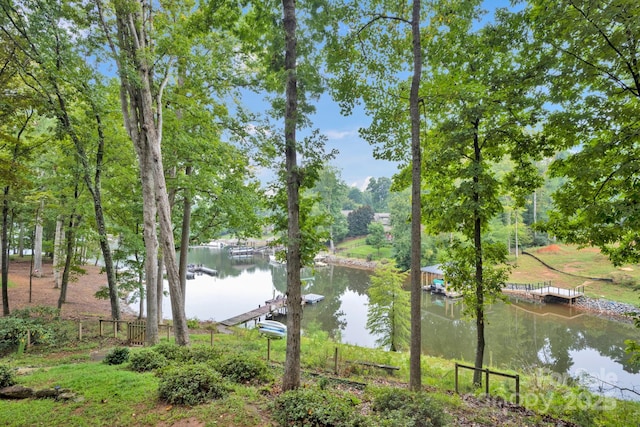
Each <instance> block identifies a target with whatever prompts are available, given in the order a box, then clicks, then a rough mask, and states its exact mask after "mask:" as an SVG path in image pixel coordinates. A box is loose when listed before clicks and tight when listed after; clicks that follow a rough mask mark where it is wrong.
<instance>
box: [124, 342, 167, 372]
mask: <svg viewBox="0 0 640 427" xmlns="http://www.w3.org/2000/svg"><path fill="white" fill-rule="evenodd" d="M130 362H131V369H132V370H134V371H136V372H148V371H153V370H154V369H158V368H162V367H164V366H166V365H167V363H168V362H167V358H166V357H164V356H163V355H162V354H160V353H157V352H155V351H153V350H151V349H149V348H146V349H143V350H141V351H139V352H137V353H133V354H132V355H131V358H130Z"/></svg>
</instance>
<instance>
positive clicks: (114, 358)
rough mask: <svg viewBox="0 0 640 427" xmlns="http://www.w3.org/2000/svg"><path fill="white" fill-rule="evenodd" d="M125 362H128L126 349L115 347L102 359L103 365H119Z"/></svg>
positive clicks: (127, 350)
mask: <svg viewBox="0 0 640 427" xmlns="http://www.w3.org/2000/svg"><path fill="white" fill-rule="evenodd" d="M127 360H129V349H128V348H127V347H116V348H114V349H112V350H111V351H110V352H108V353H107V354H106V356H105V357H104V363H106V364H107V365H121V364H123V363H124V362H126V361H127Z"/></svg>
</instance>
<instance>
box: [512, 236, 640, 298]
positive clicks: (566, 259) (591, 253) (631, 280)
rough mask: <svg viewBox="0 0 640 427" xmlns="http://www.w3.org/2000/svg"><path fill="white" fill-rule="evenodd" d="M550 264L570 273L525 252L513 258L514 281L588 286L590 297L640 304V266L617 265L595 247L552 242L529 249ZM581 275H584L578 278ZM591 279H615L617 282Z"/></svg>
mask: <svg viewBox="0 0 640 427" xmlns="http://www.w3.org/2000/svg"><path fill="white" fill-rule="evenodd" d="M527 252H529V253H531V254H533V255H535V256H536V257H537V258H539V259H540V260H542V261H544V262H545V263H546V264H547V265H549V266H551V267H553V268H555V269H557V270H559V271H561V272H564V273H571V275H569V274H562V273H560V272H556V271H553V270H550V269H548V268H547V267H545V266H544V265H543V264H541V263H540V262H539V261H537V260H535V259H534V258H532V257H530V256H527V255H521V256H520V257H518V260H517V261H516V260H513V263H514V267H515V268H514V269H513V271H512V274H511V280H512V281H514V282H518V283H527V282H542V281H548V280H550V281H551V282H552V284H553V285H554V286H559V287H564V288H575V287H576V286H581V285H584V289H585V292H586V294H587V296H590V297H594V298H606V299H609V300H613V301H620V302H625V303H628V304H634V305H638V303H639V302H640V301H639V298H640V294H639V293H638V292H637V291H636V290H635V283H638V282H640V269H639V268H637V267H636V266H632V265H626V266H621V267H615V266H614V265H613V264H612V263H611V262H610V261H609V260H608V259H607V257H605V256H604V255H602V254H601V253H600V251H599V250H598V249H595V248H584V249H579V248H577V247H575V246H568V245H551V246H546V247H543V248H532V249H528V250H527ZM577 276H580V277H577ZM591 278H605V279H613V282H607V281H598V280H592V279H591Z"/></svg>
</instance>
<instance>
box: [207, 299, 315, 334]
mask: <svg viewBox="0 0 640 427" xmlns="http://www.w3.org/2000/svg"><path fill="white" fill-rule="evenodd" d="M323 299H324V295H318V294H306V295H302V303H303V304H315V303H317V302H320V301H322V300H323ZM286 306H287V299H286V298H284V297H279V298H276V299H271V300H268V301H265V303H264V305H262V306H259V307H258V308H256V309H254V310H251V311H247V312H246V313H242V314H238V315H237V316H234V317H230V318H228V319H225V320H223V321H221V322H218V323H220V324H221V325H224V326H236V325H240V324H242V323H246V322H248V321H249V320H254V319H258V318H260V317H263V316H267V315H268V314H273V313H276V312H282V311H284V310H286Z"/></svg>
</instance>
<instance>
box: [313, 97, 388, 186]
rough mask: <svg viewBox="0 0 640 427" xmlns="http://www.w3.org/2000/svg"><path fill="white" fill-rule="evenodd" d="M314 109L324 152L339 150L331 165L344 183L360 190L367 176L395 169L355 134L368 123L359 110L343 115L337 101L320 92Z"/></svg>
mask: <svg viewBox="0 0 640 427" xmlns="http://www.w3.org/2000/svg"><path fill="white" fill-rule="evenodd" d="M316 111H317V112H316V114H315V116H314V117H312V120H313V123H314V127H316V128H318V129H320V130H321V132H322V133H323V134H324V135H325V136H326V137H327V151H329V150H332V149H337V150H338V151H339V153H338V155H337V156H336V158H335V159H334V160H333V161H332V162H331V164H332V165H333V166H335V167H337V168H338V169H339V170H340V172H341V175H342V179H343V180H344V181H345V182H346V183H347V185H349V186H357V187H358V188H360V189H362V190H363V189H364V188H366V185H367V182H368V179H369V178H380V177H383V176H385V177H388V178H391V177H392V176H393V174H395V173H396V172H397V171H398V166H397V163H395V162H389V161H386V160H377V159H375V158H374V157H373V147H372V146H371V145H369V143H368V142H366V141H365V140H363V139H362V138H360V136H359V135H358V129H360V128H363V127H367V126H368V125H369V123H370V119H369V118H368V117H367V116H366V115H365V114H364V111H363V110H362V109H354V113H353V114H352V115H350V116H347V117H345V116H342V115H341V114H340V107H339V106H338V104H337V103H335V102H334V101H333V100H332V99H331V97H330V96H328V95H323V96H322V98H321V99H320V102H319V103H318V104H317V106H316Z"/></svg>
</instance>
